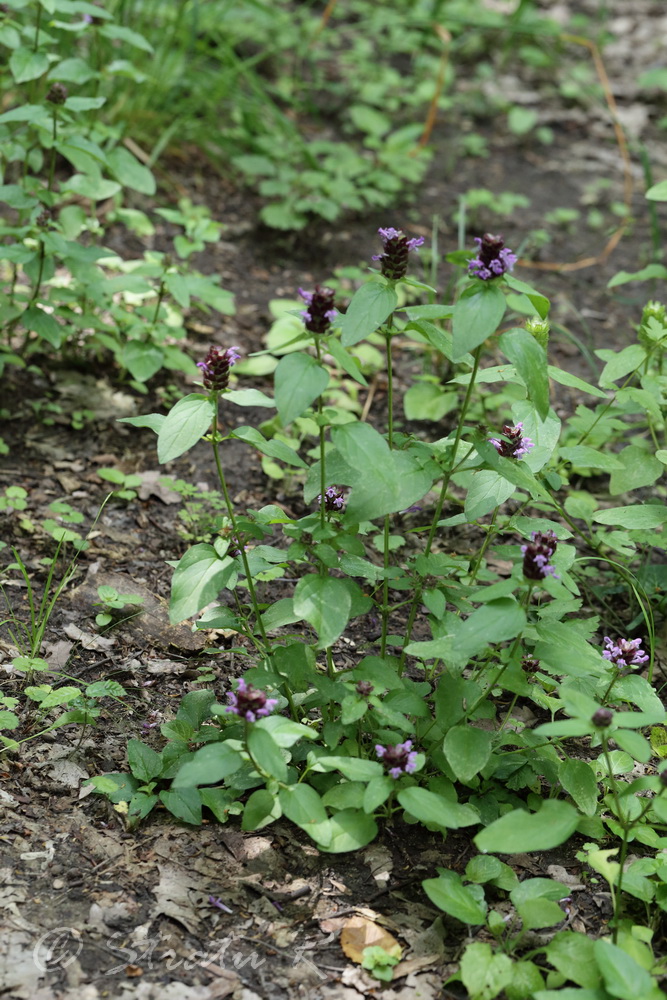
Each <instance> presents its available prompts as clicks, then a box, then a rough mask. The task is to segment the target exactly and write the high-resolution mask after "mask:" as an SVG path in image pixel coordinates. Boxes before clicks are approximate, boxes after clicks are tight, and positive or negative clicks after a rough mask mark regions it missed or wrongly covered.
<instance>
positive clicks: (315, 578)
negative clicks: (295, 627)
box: [292, 573, 352, 649]
mask: <svg viewBox="0 0 667 1000" xmlns="http://www.w3.org/2000/svg"><path fill="white" fill-rule="evenodd" d="M292 600H293V607H294V613H295V614H296V615H298V616H299V617H300V618H303V619H304V621H307V622H308V624H309V625H312V626H313V628H314V629H315V631H316V632H317V635H318V637H319V641H318V643H317V645H318V648H319V649H326V647H327V646H331V645H332V643H334V642H335V641H336V639H338V638H339V637H340V636H341V635H342V634H343V632H344V631H345V627H346V626H347V623H348V621H349V619H350V611H351V608H352V598H351V596H350V592H349V590H348V589H347V587H346V586H345V583H344V582H343V580H339V579H338V578H336V577H333V576H320V575H319V574H315V573H309V574H308V575H307V576H304V577H302V578H301V579H300V580H299V582H298V583H297V585H296V589H295V591H294V597H293V599H292Z"/></svg>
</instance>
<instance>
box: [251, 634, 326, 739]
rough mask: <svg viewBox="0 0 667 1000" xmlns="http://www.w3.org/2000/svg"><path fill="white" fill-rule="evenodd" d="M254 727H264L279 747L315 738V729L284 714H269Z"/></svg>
mask: <svg viewBox="0 0 667 1000" xmlns="http://www.w3.org/2000/svg"><path fill="white" fill-rule="evenodd" d="M283 648H284V647H283ZM303 648H304V649H305V648H307V647H303ZM255 727H256V728H258V729H266V731H267V733H270V734H271V737H272V739H273V740H274V741H275V743H276V744H277V745H278V746H279V747H287V748H288V747H291V746H294V744H295V743H298V742H299V740H303V739H306V740H315V739H317V733H316V732H315V730H313V729H311V728H310V727H309V726H304V725H302V724H301V723H300V722H292V720H291V719H286V718H285V716H284V715H269V716H267V717H266V718H263V719H259V720H258V721H257V722H256V723H255Z"/></svg>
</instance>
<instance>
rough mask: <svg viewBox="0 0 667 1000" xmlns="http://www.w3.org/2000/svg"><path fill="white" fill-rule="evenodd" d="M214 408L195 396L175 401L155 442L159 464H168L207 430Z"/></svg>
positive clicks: (204, 398) (195, 442) (205, 400)
mask: <svg viewBox="0 0 667 1000" xmlns="http://www.w3.org/2000/svg"><path fill="white" fill-rule="evenodd" d="M213 415H214V406H213V403H212V402H211V400H210V399H209V397H208V396H204V395H202V394H201V393H199V392H193V393H190V395H188V396H184V397H183V399H179V401H178V402H177V403H176V405H175V406H172V408H171V410H170V411H169V413H168V414H167V416H166V417H165V420H164V423H163V424H162V427H161V428H160V431H159V433H158V439H157V454H158V460H159V461H160V462H171V461H172V460H173V459H174V458H178V457H179V455H182V454H183V453H184V452H186V451H188V450H189V449H190V448H192V447H193V445H195V444H197V442H198V441H199V440H200V439H201V437H202V435H203V434H205V433H206V431H207V430H208V429H209V427H210V426H211V422H212V420H213Z"/></svg>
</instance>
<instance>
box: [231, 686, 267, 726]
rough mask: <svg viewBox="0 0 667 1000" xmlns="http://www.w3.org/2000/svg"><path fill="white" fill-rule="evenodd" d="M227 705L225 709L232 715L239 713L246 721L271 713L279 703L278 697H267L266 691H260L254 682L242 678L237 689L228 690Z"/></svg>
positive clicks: (253, 720) (252, 720)
mask: <svg viewBox="0 0 667 1000" xmlns="http://www.w3.org/2000/svg"><path fill="white" fill-rule="evenodd" d="M227 701H228V702H229V704H228V705H227V707H226V709H225V711H226V712H229V713H230V714H231V715H238V716H239V718H241V719H245V720H246V722H256V721H257V719H258V718H260V717H261V716H263V715H270V714H271V712H272V711H273V710H274V708H275V707H276V705H277V704H278V699H277V698H267V697H266V692H265V691H260V690H259V688H255V687H253V686H252V684H246V682H245V681H244V680H243V678H241V679H240V680H239V682H238V687H237V688H236V691H228V692H227Z"/></svg>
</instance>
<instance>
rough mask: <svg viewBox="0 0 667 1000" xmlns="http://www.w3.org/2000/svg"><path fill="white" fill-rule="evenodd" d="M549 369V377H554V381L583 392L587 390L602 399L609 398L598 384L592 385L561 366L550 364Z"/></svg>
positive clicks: (589, 393)
mask: <svg viewBox="0 0 667 1000" xmlns="http://www.w3.org/2000/svg"><path fill="white" fill-rule="evenodd" d="M547 371H548V372H549V378H552V379H553V380H554V382H558V383H559V384H560V385H567V386H569V388H570V389H579V390H580V391H581V392H587V393H588V395H589V396H598V397H599V398H600V399H606V398H607V393H606V392H604V391H603V390H602V389H598V387H597V386H595V385H591V384H590V383H589V382H584V380H583V379H581V378H578V377H577V376H576V375H571V374H570V373H569V372H565V371H563V370H562V369H561V368H556V367H554V365H549V367H548V368H547Z"/></svg>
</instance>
